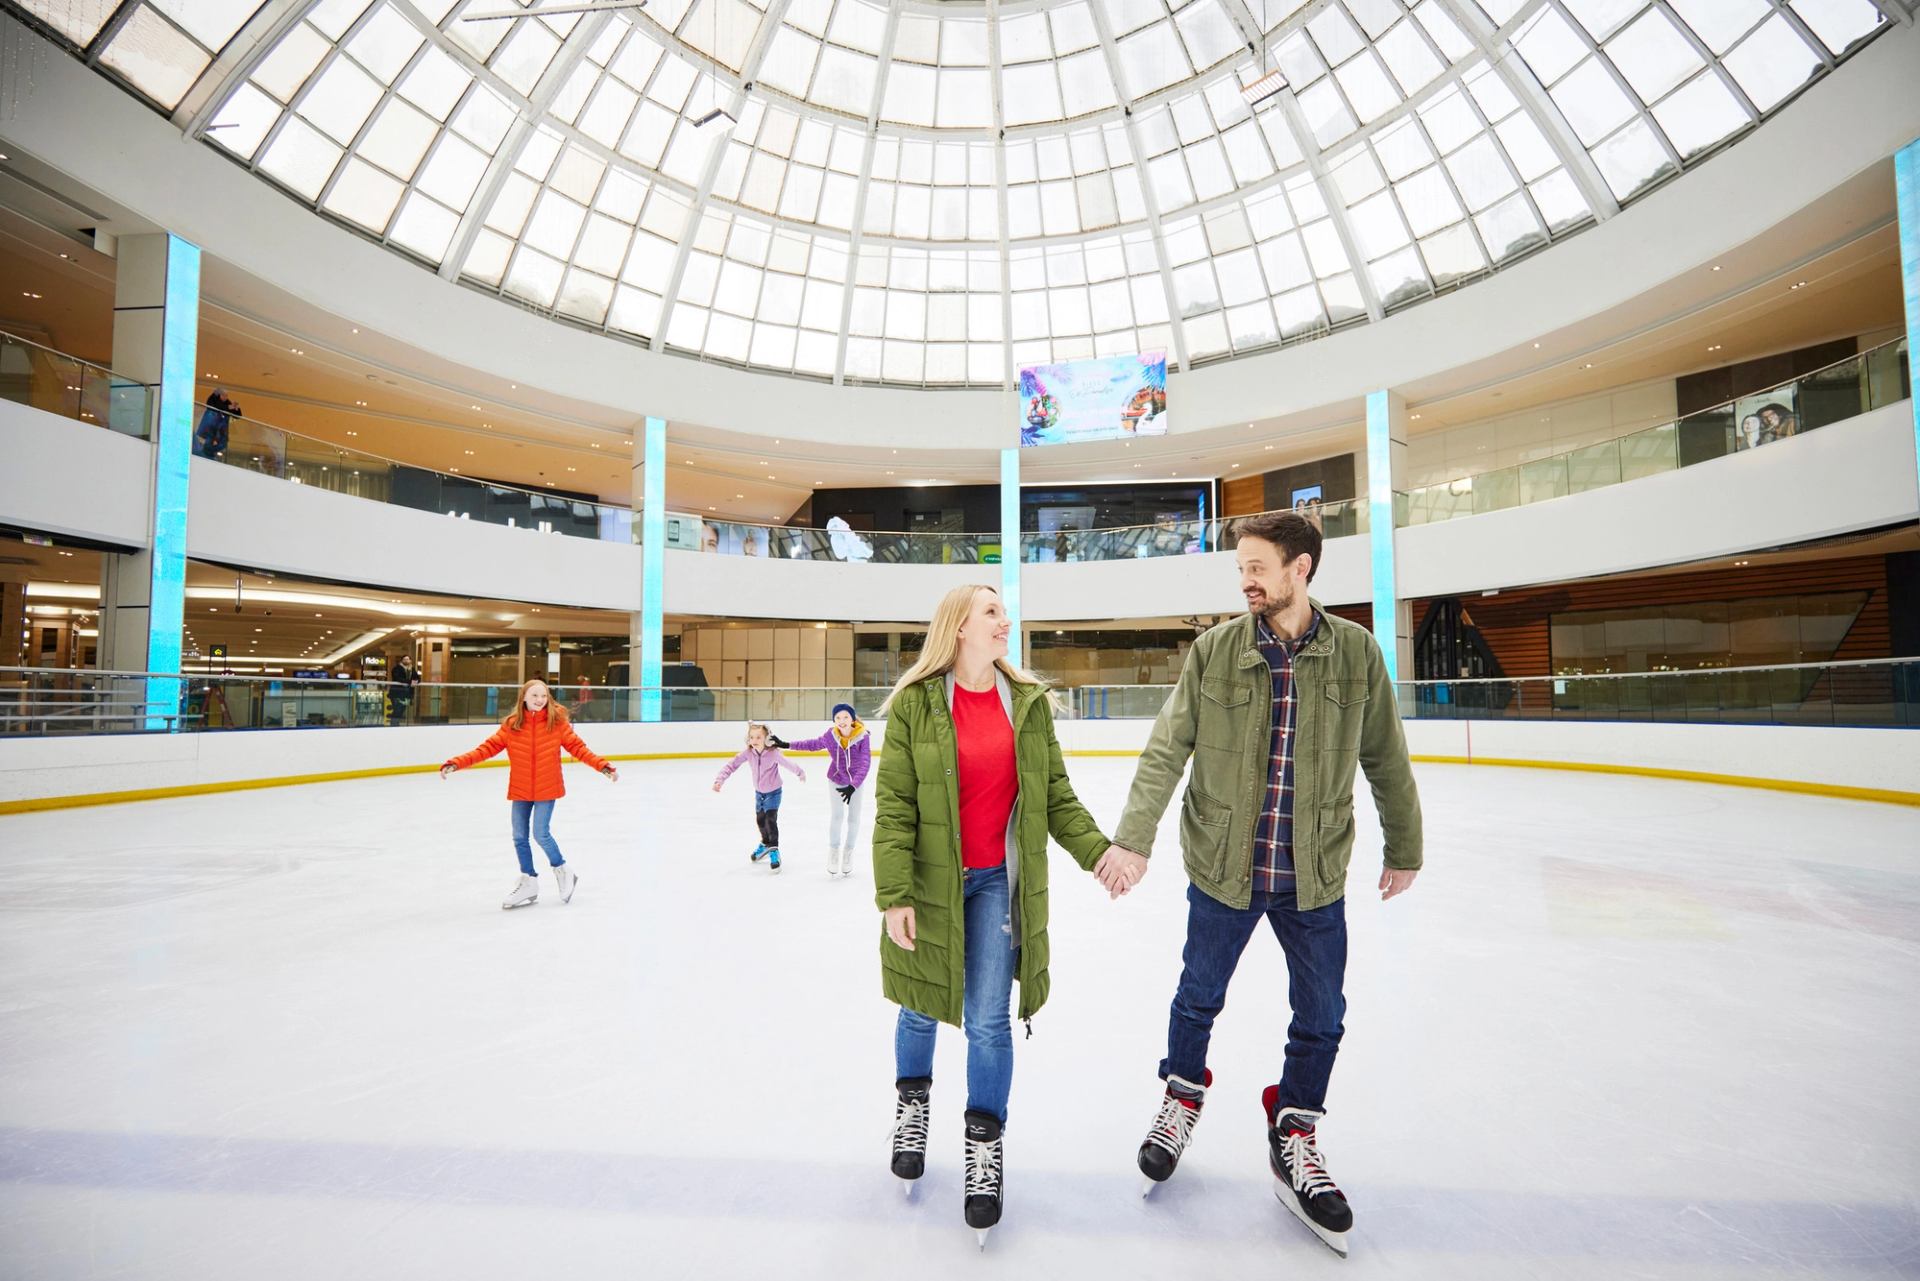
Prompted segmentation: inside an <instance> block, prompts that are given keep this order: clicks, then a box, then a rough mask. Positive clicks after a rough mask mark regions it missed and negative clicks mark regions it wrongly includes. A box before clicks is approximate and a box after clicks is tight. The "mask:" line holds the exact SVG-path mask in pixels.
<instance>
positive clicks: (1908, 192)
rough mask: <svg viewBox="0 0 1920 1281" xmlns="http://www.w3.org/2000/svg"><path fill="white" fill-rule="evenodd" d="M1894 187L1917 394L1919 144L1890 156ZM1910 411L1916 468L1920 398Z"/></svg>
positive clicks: (1919, 462)
mask: <svg viewBox="0 0 1920 1281" xmlns="http://www.w3.org/2000/svg"><path fill="white" fill-rule="evenodd" d="M1893 185H1894V196H1895V199H1896V202H1897V203H1898V205H1899V209H1900V284H1901V289H1902V292H1903V293H1905V295H1906V299H1907V373H1908V376H1909V382H1908V385H1909V386H1911V387H1912V388H1914V389H1915V390H1916V391H1920V140H1916V141H1913V142H1910V143H1908V144H1907V145H1906V146H1904V147H1902V148H1900V150H1898V151H1896V152H1894V153H1893ZM1913 407H1914V408H1913V446H1914V453H1915V459H1916V464H1915V465H1916V466H1920V396H1915V397H1914V399H1913Z"/></svg>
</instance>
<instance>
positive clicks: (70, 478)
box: [0, 400, 153, 548]
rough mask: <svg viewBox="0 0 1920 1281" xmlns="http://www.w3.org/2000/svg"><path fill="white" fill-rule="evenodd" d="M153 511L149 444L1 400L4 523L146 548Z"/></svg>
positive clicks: (0, 511) (1, 509)
mask: <svg viewBox="0 0 1920 1281" xmlns="http://www.w3.org/2000/svg"><path fill="white" fill-rule="evenodd" d="M152 505H153V448H152V446H150V445H148V444H147V442H146V441H144V440H136V439H134V438H133V437H131V436H123V435H121V434H120V433H119V432H117V431H109V430H107V429H106V428H104V427H94V426H90V425H88V424H87V423H83V422H78V421H75V420H73V419H69V418H62V417H60V416H59V415H57V414H50V413H47V412H46V411H45V410H40V409H29V408H27V407H26V406H25V405H16V404H14V403H13V402H12V401H10V400H0V521H3V522H5V523H6V524H9V525H17V526H19V527H20V528H23V529H32V530H38V531H40V532H43V533H48V534H53V535H56V536H65V537H68V538H84V539H90V540H93V541H95V542H102V543H111V544H113V545H114V546H117V547H127V548H140V547H145V546H146V545H147V540H148V538H149V537H150V536H151V534H150V532H149V531H150V529H151V527H152V524H153V521H152V518H151V516H150V514H149V513H150V511H151V509H152Z"/></svg>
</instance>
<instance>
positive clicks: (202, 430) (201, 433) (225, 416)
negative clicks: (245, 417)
mask: <svg viewBox="0 0 1920 1281" xmlns="http://www.w3.org/2000/svg"><path fill="white" fill-rule="evenodd" d="M238 417H240V406H239V404H238V402H236V401H235V400H234V399H233V398H232V397H231V396H229V395H227V393H226V392H224V391H222V390H221V389H220V388H218V387H215V388H214V389H213V390H212V391H210V392H208V393H207V410H206V412H205V413H203V414H201V415H200V425H199V427H197V428H196V429H195V430H194V433H193V452H194V453H196V454H198V455H199V456H200V457H202V458H211V459H214V460H215V461H218V460H219V459H221V458H223V457H225V455H226V452H227V432H228V428H229V427H230V426H231V424H232V422H233V420H234V419H235V418H238Z"/></svg>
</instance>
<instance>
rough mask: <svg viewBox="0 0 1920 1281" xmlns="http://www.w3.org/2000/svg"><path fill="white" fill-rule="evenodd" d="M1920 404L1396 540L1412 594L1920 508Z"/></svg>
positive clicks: (1874, 522)
mask: <svg viewBox="0 0 1920 1281" xmlns="http://www.w3.org/2000/svg"><path fill="white" fill-rule="evenodd" d="M1914 469H1915V461H1914V446H1913V405H1912V402H1910V401H1901V402H1900V403H1898V404H1895V405H1888V406H1886V407H1885V408H1882V409H1876V410H1874V411H1873V412H1872V413H1869V414H1863V415H1861V416H1860V417H1858V418H1853V419H1849V420H1847V421H1846V422H1841V423H1836V424H1834V425H1833V426H1831V427H1822V428H1821V429H1820V430H1818V431H1811V432H1807V433H1806V434H1804V435H1800V436H1795V437H1793V438H1791V439H1789V440H1785V441H1780V442H1777V443H1775V444H1772V445H1768V446H1767V447H1766V448H1764V449H1755V450H1748V451H1743V452H1741V453H1737V454H1730V455H1728V456H1727V457H1725V458H1716V459H1714V460H1713V461H1712V462H1706V463H1699V464H1696V465H1695V466H1692V467H1683V468H1681V469H1679V470H1678V471H1670V472H1663V473H1661V474H1660V475H1657V476H1647V477H1643V478H1642V479H1640V480H1633V481H1627V482H1625V483H1623V484H1619V485H1610V486H1608V487H1607V488H1605V489H1596V490H1592V491H1590V492H1588V493H1584V494H1572V495H1569V496H1567V497H1565V498H1555V499H1552V500H1549V501H1547V502H1543V503H1533V504H1531V505H1529V506H1525V507H1513V508H1509V509H1508V510H1506V511H1498V512H1487V513H1485V514H1484V515H1479V516H1466V517H1461V518H1460V519H1458V520H1447V521H1440V522H1438V523H1436V524H1431V525H1413V526H1410V527H1408V528H1406V529H1402V530H1400V531H1399V534H1398V535H1397V539H1396V543H1395V546H1396V550H1397V553H1398V554H1397V563H1398V570H1399V576H1400V594H1401V595H1402V596H1403V597H1407V598H1415V599H1417V598H1420V597H1426V596H1450V595H1453V594H1455V593H1458V592H1474V591H1483V590H1486V589H1488V588H1499V587H1519V586H1525V585H1527V584H1531V583H1556V582H1564V581H1566V580H1569V579H1575V578H1588V577H1591V576H1593V575H1596V574H1616V573H1622V572H1625V571H1628V570H1636V569H1647V568H1651V567H1654V566H1659V565H1677V564H1684V563H1686V562H1689V561H1695V560H1705V559H1708V558H1710V557H1716V556H1727V555H1731V554H1734V553H1737V552H1743V551H1752V550H1754V549H1756V548H1763V547H1779V546H1784V545H1786V544H1790V543H1797V542H1804V541H1807V540H1809V539H1816V538H1826V537H1829V536H1831V535H1834V534H1841V533H1847V532H1850V531H1852V530H1859V529H1873V528H1876V527H1878V526H1882V525H1891V524H1896V523H1900V522H1904V521H1910V520H1913V519H1914V518H1915V517H1916V516H1920V482H1917V481H1916V478H1915V474H1914Z"/></svg>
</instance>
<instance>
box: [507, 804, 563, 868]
mask: <svg viewBox="0 0 1920 1281" xmlns="http://www.w3.org/2000/svg"><path fill="white" fill-rule="evenodd" d="M552 822H553V802H552V801H515V802H513V852H514V853H515V854H518V855H519V856H520V873H521V875H523V876H532V875H534V871H533V846H532V844H531V843H530V842H529V841H528V840H527V827H528V825H529V823H531V825H532V827H533V839H534V840H536V841H538V842H540V848H541V849H543V850H545V851H546V852H547V862H549V863H551V864H553V865H554V866H555V867H559V866H560V865H561V864H562V863H564V862H566V861H567V860H566V859H565V858H563V857H562V856H561V854H560V843H559V842H558V841H556V840H554V839H553V833H552V832H550V831H548V830H547V825H548V824H550V823H552Z"/></svg>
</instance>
